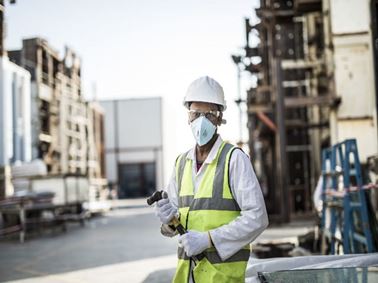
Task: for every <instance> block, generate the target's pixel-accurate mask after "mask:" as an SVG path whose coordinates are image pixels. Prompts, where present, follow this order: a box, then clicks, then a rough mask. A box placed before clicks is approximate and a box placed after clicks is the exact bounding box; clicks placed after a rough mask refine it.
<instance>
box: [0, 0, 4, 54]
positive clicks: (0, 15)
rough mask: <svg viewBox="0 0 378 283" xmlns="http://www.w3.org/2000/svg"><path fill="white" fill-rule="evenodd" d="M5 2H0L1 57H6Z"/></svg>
mask: <svg viewBox="0 0 378 283" xmlns="http://www.w3.org/2000/svg"><path fill="white" fill-rule="evenodd" d="M4 10H5V7H4V0H0V57H3V56H4V51H5V50H4Z"/></svg>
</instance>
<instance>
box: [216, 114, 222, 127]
mask: <svg viewBox="0 0 378 283" xmlns="http://www.w3.org/2000/svg"><path fill="white" fill-rule="evenodd" d="M222 119H223V112H221V113H220V115H219V117H218V121H217V125H218V126H220V125H222Z"/></svg>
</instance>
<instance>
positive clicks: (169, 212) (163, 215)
mask: <svg viewBox="0 0 378 283" xmlns="http://www.w3.org/2000/svg"><path fill="white" fill-rule="evenodd" d="M176 214H177V208H175V207H174V206H173V205H172V204H171V203H170V201H169V199H168V198H164V199H161V200H159V201H158V202H156V215H157V216H158V217H159V219H160V221H161V222H162V223H163V224H168V223H169V222H170V221H171V220H172V218H173V217H174V216H176Z"/></svg>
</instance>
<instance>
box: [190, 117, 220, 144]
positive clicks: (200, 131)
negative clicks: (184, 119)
mask: <svg viewBox="0 0 378 283" xmlns="http://www.w3.org/2000/svg"><path fill="white" fill-rule="evenodd" d="M190 127H191V128H192V133H193V136H194V139H195V140H196V142H197V144H198V145H199V146H203V145H205V144H207V143H208V142H209V141H210V140H211V138H212V137H213V136H214V133H215V130H216V129H217V127H216V126H214V124H213V123H211V122H210V120H209V119H207V118H206V117H204V116H200V117H198V118H197V119H195V120H194V121H192V122H191V123H190Z"/></svg>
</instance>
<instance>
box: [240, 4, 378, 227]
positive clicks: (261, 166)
mask: <svg viewBox="0 0 378 283" xmlns="http://www.w3.org/2000/svg"><path fill="white" fill-rule="evenodd" d="M377 7H378V5H377V2H376V1H368V0H364V1H359V0H353V1H348V4H346V3H345V2H344V1H330V0H312V1H303V0H296V1H284V0H275V1H270V0H261V1H260V7H259V8H257V9H256V10H255V14H256V16H253V18H251V19H246V46H245V49H244V52H243V55H241V56H240V57H238V56H233V59H234V61H235V63H236V64H237V65H238V67H240V68H241V69H242V70H243V71H246V72H249V73H251V74H252V78H253V79H252V81H251V84H252V87H251V88H250V89H249V90H248V93H247V101H246V102H247V108H248V129H249V147H250V152H251V159H252V162H253V163H254V166H255V168H256V172H257V175H258V177H259V180H260V182H261V186H262V189H263V191H264V195H265V200H266V205H267V210H268V213H269V215H270V220H271V222H288V221H290V220H291V219H299V218H302V217H308V216H311V215H312V213H313V204H312V195H313V191H314V189H315V187H316V184H317V181H318V179H319V176H321V168H322V164H321V162H322V160H321V156H322V155H321V154H322V150H323V149H324V148H327V147H329V146H331V145H333V144H336V143H338V142H341V141H343V140H345V139H349V138H355V139H356V140H357V146H358V150H359V156H360V160H361V163H362V167H363V168H364V169H367V166H368V163H374V162H375V163H376V159H377V153H378V144H377V140H378V139H377V136H378V130H377V109H378V107H377V103H378V97H377V83H378V79H377V78H378V64H377V63H378V61H377V60H378V59H377V58H378V50H377V45H376V41H377V40H378V38H377V32H378V24H377ZM239 103H240V102H239ZM368 160H369V161H368ZM374 160H375V161H374ZM364 172H365V174H364V176H365V177H366V176H367V175H368V174H367V170H365V171H364ZM372 181H374V180H372Z"/></svg>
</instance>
